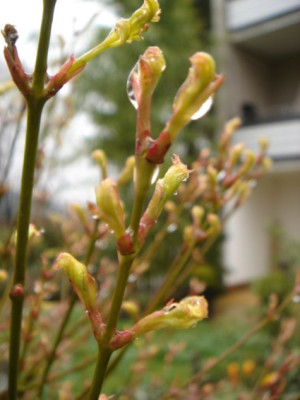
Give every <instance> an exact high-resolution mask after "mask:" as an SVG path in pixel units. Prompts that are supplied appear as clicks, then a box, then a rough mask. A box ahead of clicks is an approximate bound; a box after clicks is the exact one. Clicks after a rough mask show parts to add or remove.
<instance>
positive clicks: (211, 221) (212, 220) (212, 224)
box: [206, 214, 222, 236]
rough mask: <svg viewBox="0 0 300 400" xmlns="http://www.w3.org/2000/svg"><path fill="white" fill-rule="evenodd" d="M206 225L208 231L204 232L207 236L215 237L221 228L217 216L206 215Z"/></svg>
mask: <svg viewBox="0 0 300 400" xmlns="http://www.w3.org/2000/svg"><path fill="white" fill-rule="evenodd" d="M207 223H208V225H209V228H208V230H207V231H206V234H207V235H209V236H210V235H216V234H218V233H219V232H220V230H221V228H222V226H221V223H220V219H219V217H218V216H217V214H208V216H207Z"/></svg>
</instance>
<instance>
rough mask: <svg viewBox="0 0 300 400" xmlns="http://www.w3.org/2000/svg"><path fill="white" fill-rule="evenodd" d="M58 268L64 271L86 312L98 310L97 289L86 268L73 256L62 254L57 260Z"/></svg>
mask: <svg viewBox="0 0 300 400" xmlns="http://www.w3.org/2000/svg"><path fill="white" fill-rule="evenodd" d="M56 267H57V268H59V269H63V270H64V271H65V272H66V274H67V276H68V278H69V280H70V282H71V284H72V286H73V288H74V290H75V291H76V293H77V295H78V297H79V298H80V300H81V302H82V303H83V304H84V307H85V309H86V310H95V309H96V299H97V287H96V282H95V280H94V278H93V277H92V275H91V274H90V273H89V272H88V270H87V268H86V266H85V265H84V264H82V263H80V262H79V261H77V260H76V259H75V258H74V257H73V256H71V254H68V253H61V254H60V255H59V256H58V258H57V260H56Z"/></svg>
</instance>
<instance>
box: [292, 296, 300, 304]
mask: <svg viewBox="0 0 300 400" xmlns="http://www.w3.org/2000/svg"><path fill="white" fill-rule="evenodd" d="M293 302H294V303H300V295H299V294H297V295H295V296H294V297H293Z"/></svg>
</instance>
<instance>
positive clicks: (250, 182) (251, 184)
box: [249, 179, 257, 189]
mask: <svg viewBox="0 0 300 400" xmlns="http://www.w3.org/2000/svg"><path fill="white" fill-rule="evenodd" d="M256 185H257V180H256V179H250V181H249V187H250V189H254V188H255V186H256Z"/></svg>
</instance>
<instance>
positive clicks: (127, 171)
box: [117, 156, 135, 186]
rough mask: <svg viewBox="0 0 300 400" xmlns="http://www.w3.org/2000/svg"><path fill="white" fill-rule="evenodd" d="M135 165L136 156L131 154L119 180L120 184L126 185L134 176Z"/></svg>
mask: <svg viewBox="0 0 300 400" xmlns="http://www.w3.org/2000/svg"><path fill="white" fill-rule="evenodd" d="M134 165H135V157H134V156H130V157H128V158H127V160H126V163H125V166H124V168H123V170H122V171H121V173H120V176H119V178H118V181H117V185H118V186H122V185H124V184H125V183H126V182H128V181H129V180H130V179H131V178H132V176H133V171H134Z"/></svg>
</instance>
